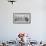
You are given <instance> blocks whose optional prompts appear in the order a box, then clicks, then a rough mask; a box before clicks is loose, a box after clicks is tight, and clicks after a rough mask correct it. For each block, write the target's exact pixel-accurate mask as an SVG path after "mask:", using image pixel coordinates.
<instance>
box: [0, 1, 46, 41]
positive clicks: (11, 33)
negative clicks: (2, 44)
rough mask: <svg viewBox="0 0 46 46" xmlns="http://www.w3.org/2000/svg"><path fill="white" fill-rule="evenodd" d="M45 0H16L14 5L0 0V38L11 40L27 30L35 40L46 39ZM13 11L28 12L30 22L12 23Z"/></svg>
mask: <svg viewBox="0 0 46 46" xmlns="http://www.w3.org/2000/svg"><path fill="white" fill-rule="evenodd" d="M45 5H46V4H45V0H17V1H16V3H14V5H12V4H11V3H8V2H7V0H0V40H11V39H15V38H16V37H17V34H18V32H27V33H29V34H31V38H32V39H35V40H38V41H40V40H46V36H45V35H46V13H45V12H46V8H45V7H46V6H45ZM13 12H20V13H21V12H30V13H31V24H13V23H12V22H13V18H12V17H13Z"/></svg>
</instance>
